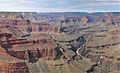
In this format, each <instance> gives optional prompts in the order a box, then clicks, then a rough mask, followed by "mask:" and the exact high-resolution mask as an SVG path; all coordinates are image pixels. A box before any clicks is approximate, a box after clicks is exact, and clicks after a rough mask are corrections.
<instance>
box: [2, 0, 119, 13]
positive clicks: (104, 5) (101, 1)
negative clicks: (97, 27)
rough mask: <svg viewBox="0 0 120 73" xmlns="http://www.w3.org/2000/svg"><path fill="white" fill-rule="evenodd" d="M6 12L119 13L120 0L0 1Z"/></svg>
mask: <svg viewBox="0 0 120 73" xmlns="http://www.w3.org/2000/svg"><path fill="white" fill-rule="evenodd" d="M0 11H8V12H120V0H0Z"/></svg>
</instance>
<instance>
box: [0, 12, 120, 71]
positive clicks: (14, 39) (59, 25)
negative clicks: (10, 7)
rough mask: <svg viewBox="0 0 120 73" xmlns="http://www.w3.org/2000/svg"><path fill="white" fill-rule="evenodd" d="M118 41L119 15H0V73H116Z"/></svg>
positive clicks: (11, 13)
mask: <svg viewBox="0 0 120 73" xmlns="http://www.w3.org/2000/svg"><path fill="white" fill-rule="evenodd" d="M119 41H120V13H119V12H106V13H74V12H73V13H69V12H68V13H34V12H33V13H32V12H0V67H1V68H0V73H119V72H120V55H119V54H120V51H119V50H120V42H119Z"/></svg>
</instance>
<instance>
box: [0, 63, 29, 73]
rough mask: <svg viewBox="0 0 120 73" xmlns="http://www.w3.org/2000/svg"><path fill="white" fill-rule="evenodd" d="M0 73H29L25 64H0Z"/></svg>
mask: <svg viewBox="0 0 120 73" xmlns="http://www.w3.org/2000/svg"><path fill="white" fill-rule="evenodd" d="M0 67H1V68H0V73H29V71H28V67H27V66H26V64H25V62H20V63H4V62H0Z"/></svg>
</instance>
